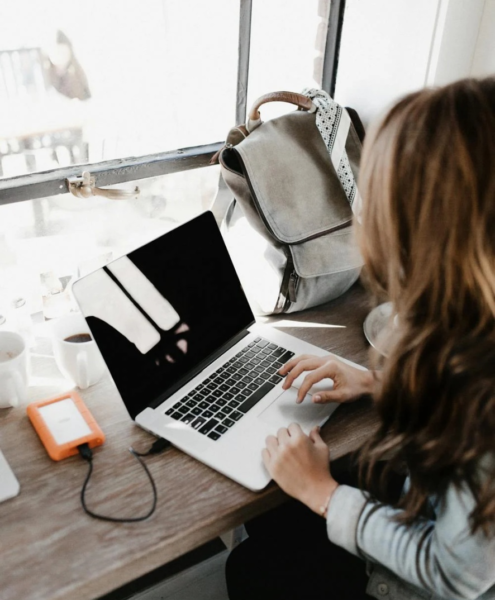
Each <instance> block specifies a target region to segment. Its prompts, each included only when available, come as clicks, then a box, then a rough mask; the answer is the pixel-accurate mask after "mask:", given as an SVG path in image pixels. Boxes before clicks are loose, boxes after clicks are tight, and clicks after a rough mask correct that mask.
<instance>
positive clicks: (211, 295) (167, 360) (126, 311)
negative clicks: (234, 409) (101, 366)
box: [73, 212, 254, 418]
mask: <svg viewBox="0 0 495 600" xmlns="http://www.w3.org/2000/svg"><path fill="white" fill-rule="evenodd" d="M73 289H74V295H75V297H76V299H77V301H78V303H79V306H80V308H81V312H82V313H83V315H84V316H85V317H86V320H87V322H88V325H89V328H90V329H91V333H92V334H93V337H94V339H95V341H96V343H97V345H98V347H99V349H100V351H101V353H102V355H103V358H104V360H105V362H106V364H107V366H108V368H109V370H110V373H111V375H112V377H113V379H114V381H115V383H116V385H117V388H118V390H119V392H120V395H121V396H122V399H123V401H124V403H125V405H126V407H127V410H128V411H129V414H130V415H131V417H132V418H135V417H136V415H137V414H139V413H140V412H141V411H142V410H144V409H145V408H146V407H147V406H151V405H153V406H156V405H157V404H158V403H159V402H161V401H162V400H164V399H166V398H167V397H168V396H169V395H171V394H172V393H174V392H175V391H176V390H177V389H178V388H179V387H180V386H181V385H183V384H184V383H185V381H187V380H188V379H189V378H190V377H192V376H194V375H195V374H196V373H197V372H198V371H199V370H200V368H204V366H205V363H204V361H207V360H208V358H209V357H212V355H214V354H215V353H216V352H218V350H219V349H220V348H221V347H222V346H223V345H224V344H227V343H228V342H229V341H230V340H232V338H234V337H236V336H237V335H239V334H241V333H242V332H243V331H244V330H245V329H246V328H247V327H249V325H251V324H252V323H253V322H254V317H253V313H252V311H251V309H250V307H249V304H248V302H247V300H246V296H245V294H244V292H243V290H242V288H241V284H240V281H239V278H238V277H237V274H236V272H235V269H234V266H233V264H232V261H231V259H230V256H229V254H228V252H227V248H226V246H225V244H224V241H223V238H222V235H221V233H220V231H219V229H218V226H217V224H216V222H215V219H214V217H213V215H212V213H211V212H206V213H203V214H202V215H200V216H199V217H197V218H195V219H193V220H191V221H189V222H187V223H185V224H184V225H181V226H180V227H177V228H176V229H173V230H172V231H170V232H168V233H166V234H165V235H163V236H161V237H160V238H158V239H156V240H153V241H152V242H150V243H148V244H146V245H145V246H142V247H141V248H138V249H137V250H134V251H133V252H131V253H129V254H128V255H127V256H124V257H122V258H119V259H117V260H116V261H113V262H112V263H109V264H108V265H107V266H106V267H104V268H101V269H99V270H97V271H95V272H94V273H91V274H90V275H86V276H85V277H83V278H82V279H80V280H79V281H77V282H76V283H75V284H74V288H73Z"/></svg>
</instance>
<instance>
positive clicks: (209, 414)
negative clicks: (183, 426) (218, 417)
mask: <svg viewBox="0 0 495 600" xmlns="http://www.w3.org/2000/svg"><path fill="white" fill-rule="evenodd" d="M201 416H202V417H206V418H207V419H209V418H210V417H213V413H212V412H211V410H205V411H203V414H202V415H201Z"/></svg>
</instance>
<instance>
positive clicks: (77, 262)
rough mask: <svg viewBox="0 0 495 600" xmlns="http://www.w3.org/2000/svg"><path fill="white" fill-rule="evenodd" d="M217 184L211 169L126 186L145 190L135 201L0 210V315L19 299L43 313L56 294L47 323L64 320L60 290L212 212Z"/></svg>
mask: <svg viewBox="0 0 495 600" xmlns="http://www.w3.org/2000/svg"><path fill="white" fill-rule="evenodd" d="M218 178H219V169H218V167H209V168H204V169H195V170H191V171H184V172H180V173H174V174H172V175H165V176H162V177H155V178H150V179H146V180H141V181H138V182H135V183H128V184H125V187H126V188H129V189H133V187H134V186H135V185H136V184H137V185H138V186H139V187H140V189H141V193H140V195H139V198H138V199H134V200H108V199H106V198H91V199H79V198H75V197H73V196H71V195H69V194H64V195H60V196H54V197H51V198H43V199H41V200H39V199H38V200H33V201H28V202H19V203H17V204H7V205H3V206H0V315H4V316H7V317H9V315H10V316H12V313H13V312H15V311H13V310H12V303H13V301H14V300H15V299H16V298H19V297H22V298H24V299H25V300H26V302H27V308H28V310H29V312H30V313H36V312H39V311H41V310H42V309H43V302H45V303H46V302H47V295H49V294H50V293H51V292H53V294H51V297H50V298H48V301H49V302H52V305H53V306H49V307H48V309H49V310H52V313H48V316H49V317H50V316H52V317H53V316H56V314H57V311H61V312H62V313H63V312H64V311H65V310H66V309H67V308H68V304H67V302H69V301H70V298H69V299H68V298H66V296H65V295H64V294H63V293H61V289H60V288H62V289H65V288H66V286H67V283H68V282H69V281H70V279H71V278H74V277H78V276H80V275H83V274H85V273H87V272H89V271H92V270H94V269H96V268H98V267H99V266H101V265H103V264H105V263H106V262H108V261H109V260H111V259H112V258H116V257H118V256H121V255H122V254H126V253H127V252H129V251H130V250H132V249H134V248H136V247H138V246H140V245H142V244H144V243H146V242H148V241H150V240H151V239H154V238H155V237H158V236H159V235H161V234H162V233H165V232H166V231H168V230H170V229H171V228H173V227H175V226H177V225H178V224H180V223H183V222H184V221H186V220H188V219H190V218H192V217H194V216H196V215H198V214H199V213H201V212H203V211H204V210H207V209H208V208H209V207H210V206H211V204H212V201H213V199H214V197H215V194H216V190H217V185H218ZM118 187H119V188H123V187H124V185H120V186H118ZM43 296H45V298H44V299H43ZM45 308H46V307H45ZM53 311H54V312H53ZM7 321H8V319H7ZM0 326H1V323H0ZM14 326H15V323H14ZM0 328H1V327H0Z"/></svg>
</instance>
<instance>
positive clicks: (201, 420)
mask: <svg viewBox="0 0 495 600" xmlns="http://www.w3.org/2000/svg"><path fill="white" fill-rule="evenodd" d="M205 423H206V419H205V418H204V417H198V418H197V419H195V420H194V421H193V422H192V423H191V427H194V429H199V428H200V427H201V426H202V425H204V424H205Z"/></svg>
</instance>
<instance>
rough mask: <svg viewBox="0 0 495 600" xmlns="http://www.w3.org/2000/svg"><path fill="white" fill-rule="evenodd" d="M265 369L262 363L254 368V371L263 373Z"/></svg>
mask: <svg viewBox="0 0 495 600" xmlns="http://www.w3.org/2000/svg"><path fill="white" fill-rule="evenodd" d="M261 364H263V363H261ZM264 370H265V369H264V368H263V367H262V366H261V365H260V366H259V367H256V368H255V369H253V371H254V372H255V373H263V371H264Z"/></svg>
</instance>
